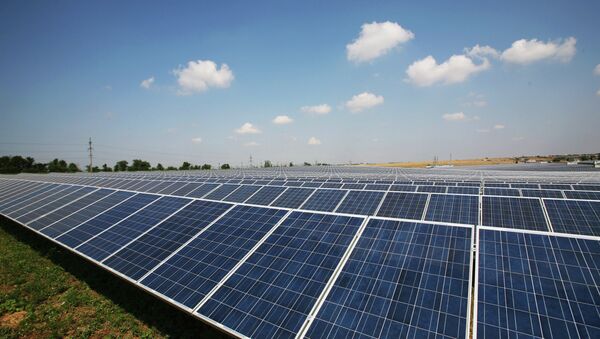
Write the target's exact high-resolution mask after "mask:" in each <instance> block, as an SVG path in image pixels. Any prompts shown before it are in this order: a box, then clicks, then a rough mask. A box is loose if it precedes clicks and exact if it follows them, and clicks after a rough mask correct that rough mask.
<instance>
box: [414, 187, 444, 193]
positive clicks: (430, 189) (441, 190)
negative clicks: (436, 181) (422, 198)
mask: <svg viewBox="0 0 600 339" xmlns="http://www.w3.org/2000/svg"><path fill="white" fill-rule="evenodd" d="M417 192H431V193H446V186H419V188H417Z"/></svg>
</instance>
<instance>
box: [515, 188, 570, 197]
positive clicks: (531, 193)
mask: <svg viewBox="0 0 600 339" xmlns="http://www.w3.org/2000/svg"><path fill="white" fill-rule="evenodd" d="M521 195H522V196H524V197H537V198H562V197H563V195H562V192H561V191H557V190H521Z"/></svg>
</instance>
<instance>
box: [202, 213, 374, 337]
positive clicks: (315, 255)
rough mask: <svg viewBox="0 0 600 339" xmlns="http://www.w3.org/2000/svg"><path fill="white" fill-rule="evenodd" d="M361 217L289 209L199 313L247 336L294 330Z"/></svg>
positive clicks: (290, 333)
mask: <svg viewBox="0 0 600 339" xmlns="http://www.w3.org/2000/svg"><path fill="white" fill-rule="evenodd" d="M362 222H363V218H358V217H345V216H335V215H324V214H315V213H302V212H292V214H290V215H289V217H288V218H286V219H285V220H284V221H283V222H282V223H281V225H280V226H279V227H278V228H277V229H276V230H275V231H274V232H273V234H271V236H269V237H268V238H267V239H266V241H265V242H264V243H263V244H262V245H261V246H260V247H258V249H257V250H256V252H254V253H253V254H252V255H251V256H250V257H249V258H248V260H247V261H246V262H245V263H244V264H243V265H241V266H240V267H239V269H238V270H237V271H236V272H235V273H234V274H233V275H232V276H231V277H230V278H229V279H227V281H225V283H224V284H223V285H222V286H221V287H220V288H219V289H218V290H217V291H216V292H215V294H213V295H212V297H211V298H210V299H208V301H207V302H206V303H205V304H204V305H203V306H202V307H200V309H199V310H198V313H200V314H201V315H203V316H205V317H207V318H210V319H212V320H213V321H216V322H218V323H221V324H223V325H225V326H227V327H228V328H230V329H233V330H235V331H237V332H239V333H241V334H243V335H246V336H250V337H255V338H281V337H293V336H295V335H296V333H297V332H298V331H299V330H300V327H301V326H302V324H303V323H304V321H305V319H306V317H307V315H308V313H309V312H310V311H311V309H312V307H313V305H314V303H315V302H316V301H317V298H318V297H319V295H320V294H321V291H323V289H324V288H325V285H326V283H327V281H328V280H329V278H330V277H331V275H332V274H333V271H334V270H335V269H336V267H337V265H338V263H339V261H340V260H341V258H342V256H343V255H344V253H345V251H346V249H347V247H348V245H349V244H350V242H351V240H352V238H353V237H354V235H355V234H356V232H357V231H358V229H359V227H360V225H361V223H362Z"/></svg>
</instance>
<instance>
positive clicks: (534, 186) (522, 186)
mask: <svg viewBox="0 0 600 339" xmlns="http://www.w3.org/2000/svg"><path fill="white" fill-rule="evenodd" d="M510 187H512V188H533V189H538V188H540V185H538V184H519V183H515V184H510Z"/></svg>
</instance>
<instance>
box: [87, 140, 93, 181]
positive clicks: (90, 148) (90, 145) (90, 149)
mask: <svg viewBox="0 0 600 339" xmlns="http://www.w3.org/2000/svg"><path fill="white" fill-rule="evenodd" d="M88 145H89V146H88V151H89V152H90V168H89V171H90V173H92V137H90V141H89V143H88Z"/></svg>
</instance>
